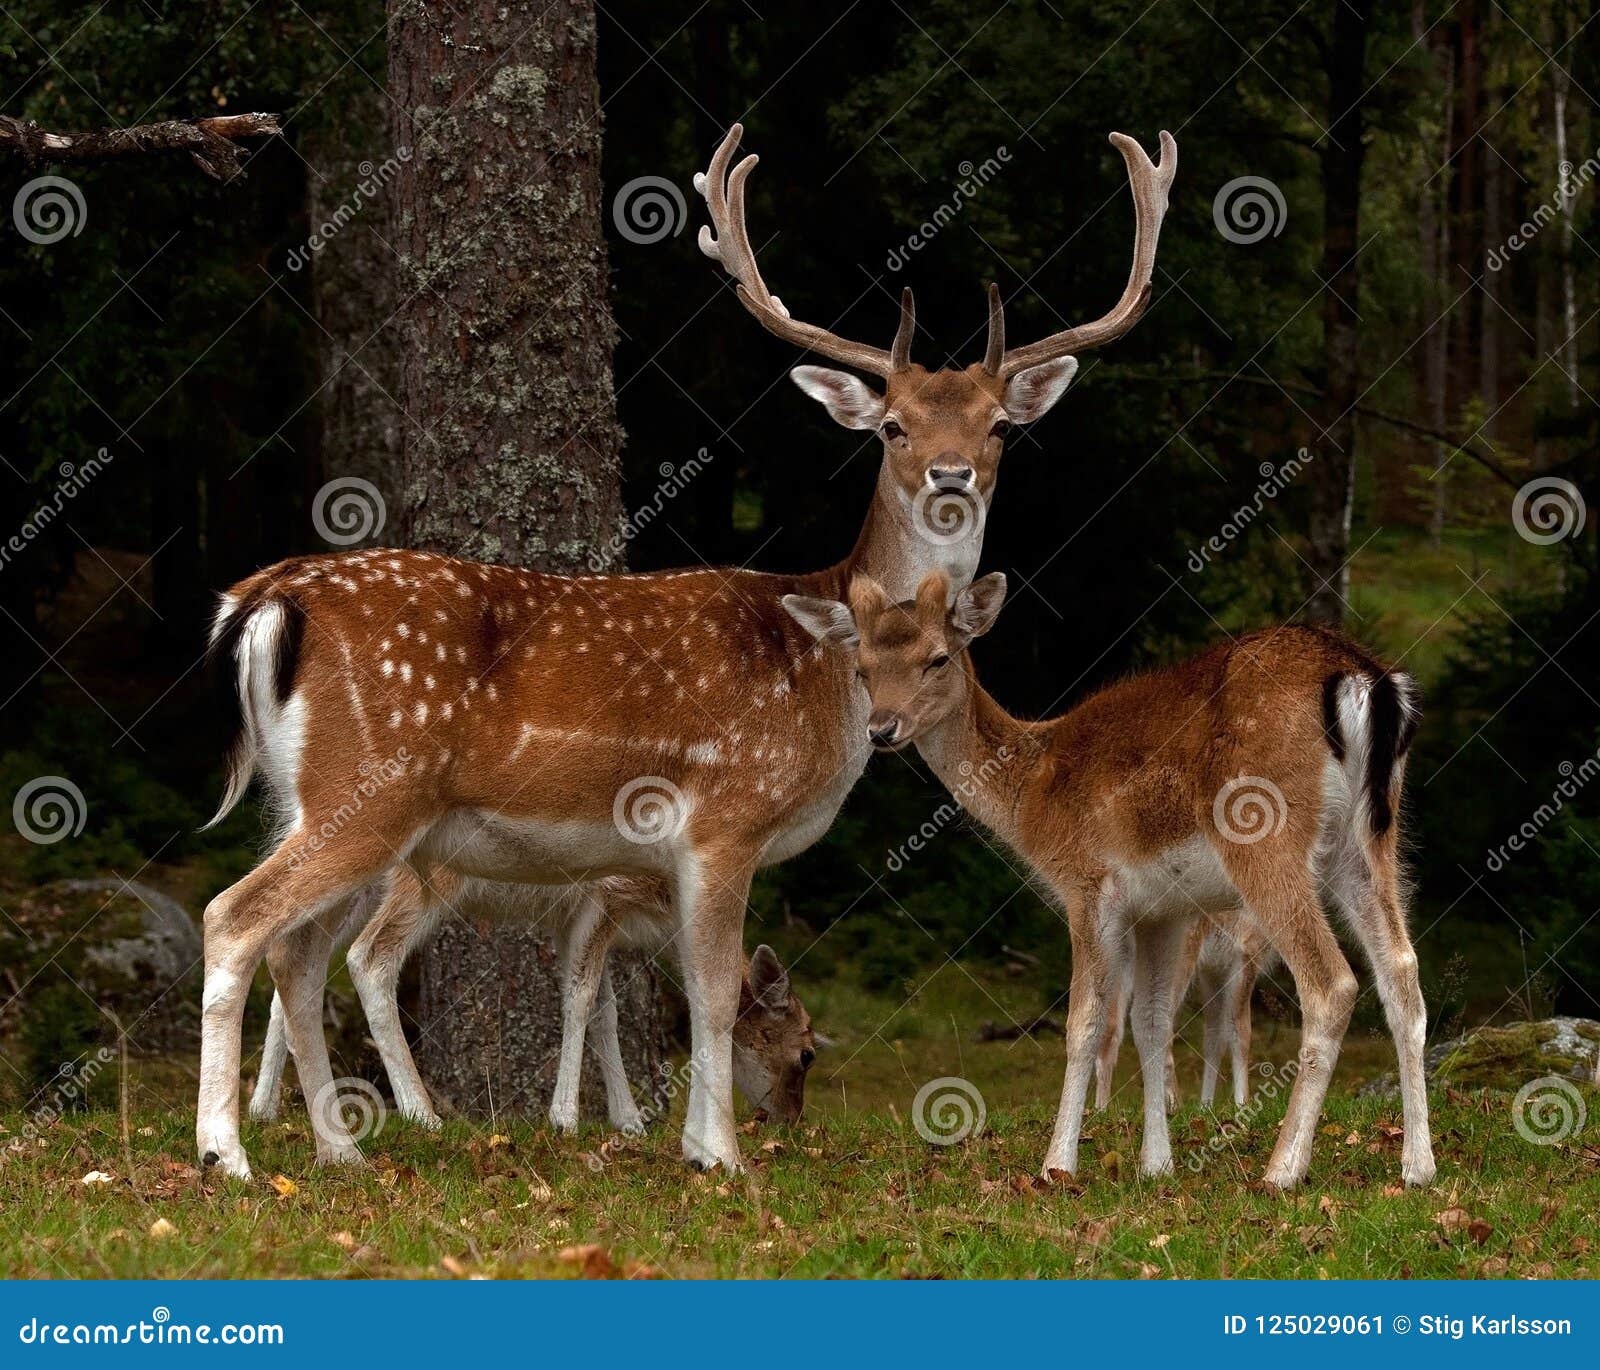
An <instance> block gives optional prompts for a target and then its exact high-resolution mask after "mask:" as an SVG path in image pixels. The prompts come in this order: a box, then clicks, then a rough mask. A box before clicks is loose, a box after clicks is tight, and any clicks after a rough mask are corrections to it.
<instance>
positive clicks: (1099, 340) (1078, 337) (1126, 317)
mask: <svg viewBox="0 0 1600 1370" xmlns="http://www.w3.org/2000/svg"><path fill="white" fill-rule="evenodd" d="M1111 145H1112V146H1113V147H1115V148H1116V150H1117V151H1118V152H1120V153H1121V154H1122V160H1123V161H1124V162H1126V163H1127V166H1128V188H1129V189H1130V190H1131V191H1132V192H1133V211H1134V230H1133V266H1132V268H1131V270H1130V271H1129V272H1128V284H1127V286H1126V287H1125V288H1124V289H1123V292H1122V298H1121V299H1120V300H1118V301H1117V303H1116V304H1115V305H1114V306H1113V307H1112V309H1111V312H1110V313H1109V314H1106V315H1104V316H1103V317H1101V318H1098V319H1096V320H1094V321H1093V322H1092V323H1085V324H1079V325H1078V326H1077V327H1075V328H1069V329H1066V330H1065V331H1063V332H1060V333H1053V334H1051V336H1050V337H1048V338H1044V339H1042V340H1040V341H1039V342H1036V343H1030V344H1029V345H1028V346H1026V347H1018V348H1015V349H1013V350H1012V351H1009V352H1006V353H1005V354H1004V356H1003V357H1002V359H1001V362H1000V370H999V374H1000V375H1001V376H1002V377H1005V378H1008V379H1009V378H1010V377H1012V376H1014V375H1016V374H1017V372H1019V371H1026V370H1027V369H1028V368H1029V367H1030V366H1038V365H1040V364H1041V363H1043V362H1047V361H1054V360H1055V359H1056V358H1057V357H1064V356H1067V355H1068V354H1069V353H1073V352H1083V351H1087V350H1088V349H1089V348H1091V347H1101V346H1103V345H1104V344H1106V343H1108V342H1114V341H1115V340H1116V339H1118V338H1120V337H1121V336H1122V335H1123V334H1124V333H1126V332H1127V331H1128V330H1129V329H1130V328H1132V327H1133V326H1134V324H1136V323H1138V322H1139V318H1140V316H1141V315H1142V314H1143V313H1144V311H1145V310H1146V309H1147V308H1148V307H1149V304H1150V289H1151V285H1150V282H1151V277H1152V275H1153V274H1154V272H1155V265H1156V243H1157V242H1158V241H1159V239H1160V237H1161V220H1162V218H1163V216H1165V214H1166V212H1167V192H1168V191H1169V190H1170V189H1171V187H1172V178H1173V177H1174V176H1175V175H1176V174H1177V170H1178V144H1177V142H1176V141H1175V140H1174V139H1173V137H1172V135H1171V134H1170V133H1168V132H1167V131H1166V130H1165V129H1163V130H1162V131H1161V161H1160V162H1159V163H1156V162H1152V161H1151V160H1150V159H1149V157H1147V156H1146V155H1145V151H1144V149H1143V148H1142V147H1140V146H1139V144H1138V142H1137V141H1135V140H1134V139H1132V138H1130V137H1128V135H1127V134H1125V133H1113V134H1112V135H1111ZM991 317H992V316H991Z"/></svg>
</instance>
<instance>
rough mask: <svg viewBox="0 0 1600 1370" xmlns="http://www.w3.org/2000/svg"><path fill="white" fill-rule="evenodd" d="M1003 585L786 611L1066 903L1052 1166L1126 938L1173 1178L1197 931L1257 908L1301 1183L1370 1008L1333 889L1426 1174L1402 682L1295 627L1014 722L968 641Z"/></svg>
mask: <svg viewBox="0 0 1600 1370" xmlns="http://www.w3.org/2000/svg"><path fill="white" fill-rule="evenodd" d="M1004 598H1005V577H1004V576H1002V575H999V574H991V575H988V576H985V577H983V579H981V580H978V581H974V582H973V583H972V584H971V585H969V586H967V587H966V588H965V589H962V590H960V591H959V592H958V593H957V594H956V595H955V597H954V600H953V601H952V600H951V598H950V586H949V584H948V583H947V581H946V580H945V578H944V576H943V574H942V573H938V572H934V573H932V574H930V575H929V576H928V577H927V579H926V580H924V581H923V583H922V584H921V585H920V586H919V587H918V589H917V592H916V595H915V597H914V598H913V599H910V600H906V601H898V602H897V601H896V600H895V599H894V597H893V592H889V591H885V589H884V588H883V587H881V586H879V585H877V584H876V583H874V582H873V581H872V580H870V579H868V578H865V577H862V578H859V579H857V580H855V581H854V582H853V583H852V585H851V588H850V592H849V598H848V602H847V603H842V602H839V601H834V600H825V599H817V598H807V597H801V596H791V597H790V598H788V599H786V600H785V607H786V608H787V609H788V610H789V612H790V613H791V614H792V615H793V616H794V617H795V619H796V620H797V621H798V622H799V623H801V624H802V625H804V627H805V628H806V630H807V631H808V632H810V633H811V634H812V636H813V637H815V638H816V639H817V641H818V642H819V643H825V644H829V645H831V646H833V647H835V648H838V649H842V650H838V651H837V652H836V655H838V656H839V657H840V658H841V659H844V660H847V661H849V662H850V663H851V664H852V665H853V666H855V668H856V669H857V670H858V671H859V673H860V677H861V680H862V681H863V683H864V686H865V690H864V693H865V695H866V697H867V700H868V703H869V712H868V714H867V720H866V725H865V727H866V735H867V738H868V740H869V741H870V742H871V743H872V744H873V745H874V746H876V747H882V748H890V749H898V748H900V747H904V746H906V745H908V744H910V743H915V745H916V747H917V749H918V750H919V751H920V752H921V754H922V756H923V758H924V759H925V760H926V761H927V762H928V764H929V765H930V766H931V767H932V768H933V770H934V771H935V773H937V774H938V776H939V777H940V779H941V780H943V781H944V783H945V784H946V786H948V787H950V788H951V789H952V790H953V791H954V790H955V789H956V786H957V785H958V784H959V783H961V782H962V781H963V780H964V779H965V778H967V777H970V776H973V775H987V776H989V777H990V779H989V780H988V781H987V783H986V784H985V785H982V786H978V787H974V786H972V785H971V782H970V781H967V784H966V787H965V788H964V789H962V790H961V791H960V792H961V793H962V794H964V795H966V796H967V798H965V799H964V800H963V803H964V804H965V806H966V807H967V808H968V809H970V810H971V812H972V813H973V816H974V817H975V818H977V819H978V821H980V822H982V823H983V824H985V825H986V826H988V827H990V828H992V829H993V830H994V831H995V833H996V834H997V835H998V836H1000V837H1001V838H1002V839H1003V840H1004V841H1005V842H1007V843H1008V844H1009V845H1010V846H1012V847H1013V848H1014V849H1015V850H1016V851H1017V852H1018V854H1019V855H1020V856H1021V857H1022V858H1023V859H1024V860H1025V861H1027V863H1028V864H1029V866H1030V867H1032V869H1033V870H1035V871H1036V872H1037V873H1038V874H1039V876H1040V878H1041V879H1042V880H1043V881H1044V882H1045V883H1046V884H1047V885H1048V886H1049V888H1050V890H1051V891H1052V893H1053V894H1054V895H1055V897H1056V899H1057V900H1058V901H1059V904H1060V907H1061V909H1062V911H1063V913H1064V914H1065V916H1066V921H1067V928H1068V933H1069V935H1070V937H1071V940H1072V984H1071V991H1070V1001H1069V1004H1068V1010H1067V1029H1066V1038H1067V1067H1066V1076H1065V1080H1064V1083H1063V1087H1062V1092H1061V1105H1060V1111H1059V1112H1058V1114H1057V1116H1056V1124H1055V1131H1054V1134H1053V1136H1052V1137H1051V1140H1050V1146H1049V1149H1048V1150H1047V1152H1046V1153H1045V1158H1044V1167H1043V1168H1044V1172H1045V1174H1046V1175H1047V1176H1048V1175H1049V1173H1050V1172H1052V1171H1067V1172H1071V1171H1074V1170H1076V1169H1077V1164H1078V1140H1079V1133H1080V1129H1081V1127H1082V1122H1083V1108H1084V1100H1085V1094H1086V1092H1087V1089H1088V1083H1089V1073H1090V1070H1091V1068H1092V1066H1093V1063H1094V1054H1095V1047H1096V1045H1097V1044H1098V1042H1099V1040H1100V1034H1101V1031H1102V1029H1103V1026H1104V1021H1105V1017H1106V1014H1107V1011H1108V1005H1109V1002H1110V1000H1111V998H1112V996H1113V987H1114V986H1115V985H1116V983H1117V981H1118V978H1119V974H1120V971H1121V962H1122V958H1123V957H1125V956H1126V955H1127V950H1128V941H1129V937H1128V934H1129V932H1130V931H1133V930H1136V931H1137V935H1138V941H1139V955H1138V957H1137V959H1136V962H1135V974H1134V984H1133V1005H1132V1011H1133V1033H1134V1040H1135V1042H1136V1044H1137V1046H1138V1049H1139V1062H1140V1071H1141V1074H1142V1076H1143V1079H1144V1081H1145V1088H1144V1138H1143V1145H1142V1148H1141V1152H1140V1164H1141V1167H1142V1169H1143V1170H1144V1172H1145V1173H1146V1174H1162V1173H1165V1172H1167V1171H1170V1170H1171V1168H1172V1150H1171V1144H1170V1139H1169V1137H1168V1130H1167V1111H1166V1090H1165V1087H1164V1085H1165V1078H1166V1060H1167V1048H1168V1044H1169V1043H1170V1041H1171V1039H1172V1012H1173V999H1174V995H1173V983H1174V980H1175V978H1176V976H1175V971H1176V965H1177V962H1178V959H1179V956H1180V953H1181V950H1182V946H1183V939H1184V936H1185V933H1186V931H1187V929H1188V927H1189V925H1190V923H1191V922H1192V920H1193V919H1194V917H1195V915H1196V914H1202V913H1204V914H1223V913H1226V912H1228V911H1230V910H1234V909H1238V908H1240V907H1243V908H1245V909H1248V910H1249V913H1250V917H1251V919H1252V921H1253V922H1254V923H1255V924H1256V926H1257V927H1258V928H1259V929H1260V930H1261V932H1262V933H1263V934H1264V935H1265V936H1266V938H1267V939H1268V940H1269V941H1270V942H1271V944H1272V946H1273V948H1274V949H1275V950H1276V951H1277V952H1278V953H1279V954H1280V955H1281V956H1282V957H1283V960H1284V962H1285V964H1286V965H1287V966H1288V968H1289V971H1290V973H1291V974H1292V975H1293V976H1294V981H1295V986H1296V988H1297V990H1298V992H1299V997H1300V1006H1301V1012H1302V1017H1303V1025H1302V1031H1301V1039H1300V1051H1299V1069H1298V1073H1297V1075H1296V1077H1295V1081H1294V1087H1293V1090H1292V1092H1291V1095H1290V1098H1289V1104H1288V1112H1287V1115H1286V1116H1285V1118H1284V1122H1283V1127H1282V1129H1281V1131H1280V1132H1279V1135H1278V1142H1277V1146H1276V1148H1275V1150H1274V1151H1273V1155H1272V1160H1271V1163H1270V1164H1269V1165H1268V1167H1267V1172H1266V1180H1267V1182H1268V1183H1269V1184H1271V1185H1273V1186H1275V1187H1278V1188H1288V1187H1291V1186H1293V1185H1295V1184H1297V1183H1298V1182H1299V1181H1300V1180H1302V1179H1303V1178H1304V1177H1305V1173H1306V1169H1307V1167H1308V1165H1309V1163H1310V1156H1311V1143H1312V1137H1313V1135H1314V1133H1315V1130H1316V1123H1317V1118H1318V1116H1319V1115H1320V1113H1321V1110H1322V1102H1323V1097H1324V1095H1325V1094H1326V1092H1327V1088H1328V1079H1329V1075H1330V1073H1331V1072H1332V1070H1333V1066H1334V1063H1335V1061H1336V1060H1337V1058H1338V1052H1339V1047H1340V1044H1341V1042H1342V1040H1343V1037H1344V1032H1345V1028H1346V1025H1347V1024H1348V1022H1349V1018H1350V1012H1351V1009H1352V1007H1353V1005H1354V1003H1355V997H1356V980H1355V976H1354V975H1353V974H1352V973H1351V971H1350V967H1349V965H1348V963H1347V962H1346V961H1345V959H1344V956H1343V954H1342V953H1341V952H1340V950H1339V944H1338V942H1337V941H1336V940H1335V939H1334V935H1333V931H1332V929H1331V928H1330V927H1329V924H1328V920H1327V918H1326V917H1325V915H1324V913H1323V910H1322V907H1321V904H1320V902H1319V899H1318V894H1319V889H1321V888H1327V889H1328V890H1329V891H1330V892H1331V894H1332V896H1333V899H1334V901H1335V902H1336V904H1337V905H1338V907H1339V909H1340V911H1341V912H1342V914H1343V915H1344V917H1345V919H1346V920H1347V921H1348V923H1349V925H1350V927H1351V928H1352V930H1353V931H1354V933H1355V935H1356V937H1357V938H1358V939H1359V941H1360V942H1361V944H1362V947H1363V949H1364V950H1365V952H1366V954H1367V958H1368V960H1369V961H1370V962H1371V965H1372V971H1373V976H1374V979H1375V980H1376V982H1377V987H1378V993H1379V995H1380V996H1381V998H1382V1000H1383V1005H1384V1009H1385V1011H1386V1013H1387V1015H1388V1019H1389V1026H1390V1030H1391V1032H1392V1033H1393V1036H1394V1041H1395V1048H1396V1051H1397V1054H1398V1056H1399V1064H1400V1081H1401V1098H1402V1104H1403V1109H1404V1120H1405V1142H1404V1145H1403V1148H1402V1152H1401V1163H1400V1164H1401V1175H1402V1177H1403V1178H1404V1180H1405V1181H1406V1183H1408V1184H1413V1185H1422V1184H1427V1183H1428V1182H1429V1181H1431V1180H1432V1178H1433V1174H1434V1162H1433V1148H1432V1141H1431V1138H1430V1136H1429V1132H1428V1103H1427V1095H1426V1093H1425V1090H1424V1083H1423V1074H1422V1050H1423V1039H1424V1031H1425V1028H1426V1013H1425V1010H1424V1007H1423V1002H1422V991H1421V988H1420V987H1419V985H1418V983H1417V960H1416V955H1415V953H1414V952H1413V951H1412V948H1411V940H1410V937H1409V935H1408V934H1407V931H1406V916H1405V908H1404V904H1403V900H1402V894H1401V884H1400V869H1399V867H1400V856H1399V818H1398V810H1399V804H1400V792H1401V784H1402V780H1403V776H1404V771H1405V758H1406V753H1407V749H1408V748H1409V746H1410V743H1411V739H1412V736H1413V734H1414V732H1415V730H1416V726H1417V720H1418V709H1417V704H1416V692H1415V688H1414V686H1413V685H1412V682H1411V679H1410V677H1409V676H1407V675H1405V674H1404V673H1403V672H1401V671H1397V670H1393V669H1390V668H1388V667H1385V666H1384V665H1382V664H1381V663H1379V662H1378V661H1376V660H1374V659H1373V658H1372V657H1371V656H1369V655H1368V654H1367V653H1366V652H1364V651H1362V650H1361V649H1360V648H1359V647H1356V646H1355V645H1354V644H1352V643H1350V642H1348V641H1346V640H1345V639H1343V638H1341V637H1339V636H1338V635H1336V634H1334V633H1332V632H1328V631H1326V630H1322V629H1317V628H1309V627H1279V628H1272V629H1268V630H1265V631H1262V632H1256V633H1251V634H1248V635H1246V636H1244V637H1241V638H1239V639H1237V640H1236V641H1233V642H1229V643H1226V644H1223V645H1221V646H1218V647H1215V648H1213V649H1212V650H1210V651H1207V652H1203V653H1201V654H1200V655H1199V656H1196V657H1192V658H1190V659H1189V660H1188V661H1185V662H1183V663H1181V664H1179V665H1177V666H1173V667H1170V668H1168V669H1166V670H1161V671H1153V672H1150V673H1149V674H1146V675H1141V676H1136V677H1134V678H1132V679H1129V680H1124V681H1121V682H1119V683H1117V684H1115V685H1111V686H1108V687H1106V688H1105V689H1103V690H1101V691H1099V692H1098V693H1097V694H1094V695H1091V696H1090V697H1089V698H1088V699H1086V700H1084V701H1083V702H1081V703H1080V704H1078V705H1077V706H1075V707H1074V708H1072V709H1070V710H1069V711H1068V712H1067V713H1065V714H1062V715H1061V716H1060V717H1058V718H1053V719H1049V720H1046V721H1043V722H1022V721H1020V720H1018V719H1016V718H1013V717H1012V716H1011V715H1010V714H1008V713H1006V711H1005V710H1004V709H1002V708H1001V707H1000V705H999V704H997V703H996V702H995V701H994V699H993V698H992V697H991V696H990V695H989V694H988V693H987V692H986V691H985V690H984V689H983V688H982V687H981V686H980V685H979V684H978V681H977V677H976V674H975V673H974V670H973V667H972V661H971V658H970V656H969V655H968V653H967V647H968V645H969V644H970V643H971V642H972V640H973V639H974V638H976V637H978V636H979V635H981V634H982V633H984V632H987V631H988V629H989V627H990V625H991V624H992V623H993V622H994V618H995V615H996V614H997V613H998V612H999V610H1000V606H1001V603H1002V602H1003V600H1004ZM1002 748H1003V749H1004V750H1003V751H1002V750H1001V749H1002ZM996 758H1001V759H1002V760H1003V764H1000V765H996ZM1007 758H1009V759H1007Z"/></svg>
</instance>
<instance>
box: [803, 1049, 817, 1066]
mask: <svg viewBox="0 0 1600 1370" xmlns="http://www.w3.org/2000/svg"><path fill="white" fill-rule="evenodd" d="M816 1059H817V1053H816V1052H814V1051H813V1050H812V1049H811V1048H810V1047H807V1048H806V1049H805V1050H804V1051H802V1052H801V1053H800V1069H801V1070H810V1069H811V1063H812V1062H813V1061H815V1060H816Z"/></svg>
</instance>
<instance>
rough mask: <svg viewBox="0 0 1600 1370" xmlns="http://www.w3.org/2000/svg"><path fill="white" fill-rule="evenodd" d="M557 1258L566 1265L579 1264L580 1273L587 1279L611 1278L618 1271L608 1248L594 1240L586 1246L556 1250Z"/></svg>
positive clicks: (565, 1247)
mask: <svg viewBox="0 0 1600 1370" xmlns="http://www.w3.org/2000/svg"><path fill="white" fill-rule="evenodd" d="M556 1259H557V1260H558V1261H561V1262H563V1263H564V1264H566V1265H575V1266H577V1267H578V1273H579V1274H581V1275H582V1276H583V1278H584V1279H586V1280H609V1279H610V1278H611V1277H612V1276H613V1275H615V1274H616V1273H617V1269H616V1266H614V1265H613V1264H612V1263H611V1257H610V1256H609V1255H608V1254H607V1253H606V1249H605V1248H604V1247H603V1246H599V1245H597V1244H595V1243H594V1242H590V1243H588V1244H587V1245H584V1246H564V1247H562V1248H561V1250H560V1251H558V1252H556Z"/></svg>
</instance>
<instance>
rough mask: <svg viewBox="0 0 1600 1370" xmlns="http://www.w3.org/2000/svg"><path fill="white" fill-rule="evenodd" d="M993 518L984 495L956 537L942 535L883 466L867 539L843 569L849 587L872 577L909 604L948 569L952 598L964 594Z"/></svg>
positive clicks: (862, 538)
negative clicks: (928, 580)
mask: <svg viewBox="0 0 1600 1370" xmlns="http://www.w3.org/2000/svg"><path fill="white" fill-rule="evenodd" d="M987 514H988V510H987V508H985V507H984V506H983V504H982V499H981V497H979V504H978V505H977V506H976V508H975V509H972V508H970V507H969V508H968V510H967V511H966V516H965V517H963V518H960V519H959V523H958V526H957V527H956V528H955V531H954V532H953V533H951V534H949V535H947V534H945V533H943V532H940V531H938V530H937V529H936V528H934V527H932V526H930V524H929V523H928V522H926V521H925V520H926V517H927V516H926V512H925V511H924V510H920V509H919V508H918V504H917V501H916V499H914V498H911V497H908V496H907V495H906V493H905V491H904V490H902V489H901V488H900V484H899V482H897V481H896V480H895V479H894V477H893V476H892V475H890V473H889V470H888V467H887V466H884V467H882V468H880V469H879V471H878V485H877V489H876V490H875V491H874V492H873V496H872V503H871V505H870V506H868V509H867V519H866V522H865V523H863V524H862V526H861V536H860V537H859V538H857V539H856V545H855V550H854V551H853V552H851V554H850V557H849V559H848V560H847V561H846V562H844V564H843V565H842V566H841V567H840V568H839V571H840V575H841V579H842V580H843V582H844V586H845V588H847V589H848V586H849V582H850V578H851V577H852V576H857V575H868V576H871V577H872V578H873V579H874V580H875V581H877V582H878V584H880V585H881V586H883V588H884V592H885V593H886V594H887V595H888V596H889V598H890V600H891V601H899V600H905V599H910V598H912V596H914V595H915V594H916V592H917V586H918V585H919V584H921V582H922V578H923V577H924V576H926V575H927V574H928V573H929V572H930V571H943V572H944V573H945V575H946V576H948V577H949V579H950V593H951V594H952V595H953V594H956V593H957V592H959V591H961V590H964V589H965V588H966V587H967V586H968V585H970V584H971V583H972V577H973V576H974V575H975V574H976V573H977V570H978V559H979V557H980V556H981V555H982V553H983V526H984V522H985V519H986V516H987Z"/></svg>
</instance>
